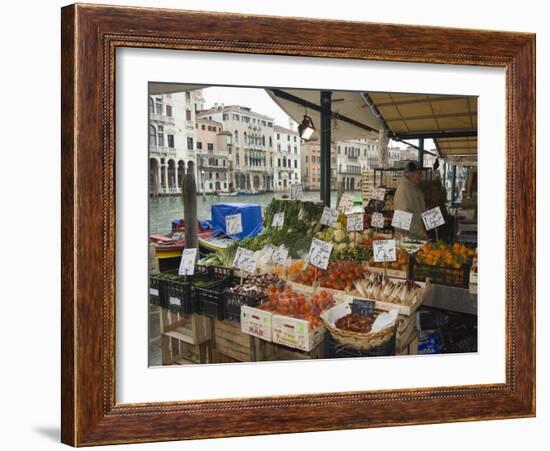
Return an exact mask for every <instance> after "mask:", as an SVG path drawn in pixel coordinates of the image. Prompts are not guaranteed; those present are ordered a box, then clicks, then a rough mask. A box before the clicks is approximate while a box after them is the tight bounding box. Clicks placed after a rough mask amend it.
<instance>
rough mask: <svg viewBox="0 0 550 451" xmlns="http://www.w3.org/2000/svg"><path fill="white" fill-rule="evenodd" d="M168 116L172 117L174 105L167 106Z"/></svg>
mask: <svg viewBox="0 0 550 451" xmlns="http://www.w3.org/2000/svg"><path fill="white" fill-rule="evenodd" d="M166 116H168V117H172V105H166Z"/></svg>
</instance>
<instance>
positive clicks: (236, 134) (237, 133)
mask: <svg viewBox="0 0 550 451" xmlns="http://www.w3.org/2000/svg"><path fill="white" fill-rule="evenodd" d="M235 144H239V132H238V130H235Z"/></svg>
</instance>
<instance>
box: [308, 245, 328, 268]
mask: <svg viewBox="0 0 550 451" xmlns="http://www.w3.org/2000/svg"><path fill="white" fill-rule="evenodd" d="M331 252H332V244H330V243H326V242H325V241H322V240H318V239H317V238H313V240H312V241H311V246H310V248H309V254H308V259H307V260H308V262H309V263H310V264H312V265H313V266H316V267H317V268H321V269H327V268H328V260H329V258H330V254H331Z"/></svg>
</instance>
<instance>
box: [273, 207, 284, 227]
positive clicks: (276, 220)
mask: <svg viewBox="0 0 550 451" xmlns="http://www.w3.org/2000/svg"><path fill="white" fill-rule="evenodd" d="M284 223H285V213H284V211H283V212H281V213H275V214H274V215H273V222H272V223H271V226H272V227H282V226H283V224H284Z"/></svg>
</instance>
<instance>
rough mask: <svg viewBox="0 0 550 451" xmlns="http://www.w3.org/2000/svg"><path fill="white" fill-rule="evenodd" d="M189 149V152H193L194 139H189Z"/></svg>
mask: <svg viewBox="0 0 550 451" xmlns="http://www.w3.org/2000/svg"><path fill="white" fill-rule="evenodd" d="M187 149H188V150H193V138H191V137H188V138H187Z"/></svg>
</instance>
